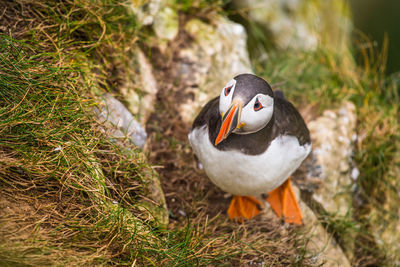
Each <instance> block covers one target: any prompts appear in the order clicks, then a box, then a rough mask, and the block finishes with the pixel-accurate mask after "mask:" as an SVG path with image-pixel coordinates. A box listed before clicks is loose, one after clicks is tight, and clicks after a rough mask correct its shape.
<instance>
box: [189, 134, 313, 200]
mask: <svg viewBox="0 0 400 267" xmlns="http://www.w3.org/2000/svg"><path fill="white" fill-rule="evenodd" d="M189 141H190V144H191V145H192V147H193V150H194V152H195V154H196V155H197V157H198V158H199V160H200V162H201V163H202V164H203V166H204V170H205V172H206V173H207V175H208V177H209V178H210V179H211V181H213V183H214V184H216V185H217V186H218V187H220V188H221V189H222V190H224V191H226V192H229V193H231V194H234V195H241V196H258V195H260V194H263V193H268V192H270V191H271V190H273V189H275V188H277V187H278V186H280V185H281V184H282V183H283V182H284V181H286V179H287V178H288V177H289V176H290V175H291V174H292V173H293V172H294V171H295V170H296V169H297V168H298V167H299V166H300V164H301V162H302V161H303V160H304V159H305V158H306V157H307V155H308V154H309V153H310V151H311V144H307V145H304V146H301V145H300V144H299V142H298V140H297V138H296V137H294V136H282V137H279V138H277V139H275V140H273V141H272V142H271V144H270V146H269V147H268V149H267V150H266V151H265V152H264V153H262V154H259V155H246V154H243V153H242V152H240V151H234V150H231V151H221V150H218V149H216V148H215V147H214V146H213V145H212V144H211V142H210V140H209V137H208V128H207V126H204V127H202V128H196V129H194V130H193V131H192V132H190V133H189Z"/></svg>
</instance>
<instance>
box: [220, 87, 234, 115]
mask: <svg viewBox="0 0 400 267" xmlns="http://www.w3.org/2000/svg"><path fill="white" fill-rule="evenodd" d="M235 86H236V80H235V79H232V80H230V81H229V82H228V83H227V84H226V85H225V86H224V88H223V89H222V92H221V95H220V96H219V112H220V113H221V115H222V114H223V113H225V112H226V111H227V110H228V108H229V106H230V105H231V103H232V95H233V92H234V91H235Z"/></svg>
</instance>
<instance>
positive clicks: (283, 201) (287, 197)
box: [266, 178, 303, 225]
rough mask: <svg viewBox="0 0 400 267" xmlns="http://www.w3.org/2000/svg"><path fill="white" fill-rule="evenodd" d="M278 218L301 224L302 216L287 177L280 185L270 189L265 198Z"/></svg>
mask: <svg viewBox="0 0 400 267" xmlns="http://www.w3.org/2000/svg"><path fill="white" fill-rule="evenodd" d="M266 200H267V201H268V203H269V204H270V205H271V207H272V209H273V210H274V212H275V213H276V215H277V216H278V217H279V218H282V217H283V218H284V220H285V222H287V223H293V224H297V225H301V224H303V216H302V214H301V210H300V207H299V204H298V203H297V200H296V196H295V194H294V192H293V188H292V185H291V182H290V178H289V179H287V180H286V181H285V182H284V183H283V184H282V185H281V186H279V187H278V188H276V189H274V190H272V191H271V192H270V193H269V195H268V197H267V198H266Z"/></svg>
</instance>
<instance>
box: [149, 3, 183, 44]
mask: <svg viewBox="0 0 400 267" xmlns="http://www.w3.org/2000/svg"><path fill="white" fill-rule="evenodd" d="M153 29H154V32H155V33H156V35H157V37H158V38H159V39H165V40H169V41H171V40H173V39H174V38H175V37H176V36H177V35H178V30H179V19H178V14H177V12H176V11H175V10H174V9H172V8H170V7H164V8H163V9H162V10H160V12H158V13H157V14H156V16H155V17H154V23H153Z"/></svg>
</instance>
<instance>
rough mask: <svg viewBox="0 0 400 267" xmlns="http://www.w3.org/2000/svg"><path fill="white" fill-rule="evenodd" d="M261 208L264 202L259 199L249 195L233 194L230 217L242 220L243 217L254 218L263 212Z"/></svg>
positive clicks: (229, 210) (229, 211)
mask: <svg viewBox="0 0 400 267" xmlns="http://www.w3.org/2000/svg"><path fill="white" fill-rule="evenodd" d="M261 210H262V204H261V202H260V201H259V200H258V199H256V198H254V197H249V196H233V199H232V201H231V205H230V206H229V209H228V214H229V219H238V220H239V221H242V220H243V218H246V219H251V218H253V217H254V216H256V215H258V214H259V213H261Z"/></svg>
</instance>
